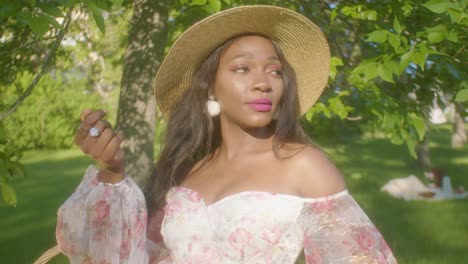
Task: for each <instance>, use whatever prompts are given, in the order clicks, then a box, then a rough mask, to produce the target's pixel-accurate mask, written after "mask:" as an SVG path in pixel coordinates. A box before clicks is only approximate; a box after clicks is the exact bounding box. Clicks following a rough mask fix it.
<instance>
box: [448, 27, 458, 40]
mask: <svg viewBox="0 0 468 264" xmlns="http://www.w3.org/2000/svg"><path fill="white" fill-rule="evenodd" d="M445 37H446V38H447V39H448V40H449V41H452V42H455V43H457V42H458V31H457V30H456V29H452V30H450V31H449V32H447V33H446V34H445Z"/></svg>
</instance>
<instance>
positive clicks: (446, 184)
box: [440, 176, 453, 198]
mask: <svg viewBox="0 0 468 264" xmlns="http://www.w3.org/2000/svg"><path fill="white" fill-rule="evenodd" d="M440 189H441V191H442V195H443V196H445V197H447V198H449V197H453V188H452V182H451V181H450V177H449V176H444V177H443V178H442V187H441V188H440Z"/></svg>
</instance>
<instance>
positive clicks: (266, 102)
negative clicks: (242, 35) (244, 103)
mask: <svg viewBox="0 0 468 264" xmlns="http://www.w3.org/2000/svg"><path fill="white" fill-rule="evenodd" d="M271 104H272V103H271V100H270V99H268V98H258V99H255V100H253V101H250V102H249V103H248V105H249V107H250V108H252V109H253V110H255V111H258V112H268V111H270V110H271Z"/></svg>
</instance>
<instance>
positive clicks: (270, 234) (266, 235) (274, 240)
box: [261, 226, 283, 246]
mask: <svg viewBox="0 0 468 264" xmlns="http://www.w3.org/2000/svg"><path fill="white" fill-rule="evenodd" d="M282 235H283V230H282V229H281V228H280V227H279V226H273V227H270V228H265V229H264V230H263V232H262V235H261V238H262V239H263V240H265V241H267V242H268V243H270V244H272V245H275V246H277V244H278V241H279V240H280V238H281V236H282Z"/></svg>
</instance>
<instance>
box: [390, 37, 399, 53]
mask: <svg viewBox="0 0 468 264" xmlns="http://www.w3.org/2000/svg"><path fill="white" fill-rule="evenodd" d="M388 42H389V43H390V45H392V47H393V49H394V50H395V52H398V48H399V47H400V36H398V35H396V34H393V33H389V34H388Z"/></svg>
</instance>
